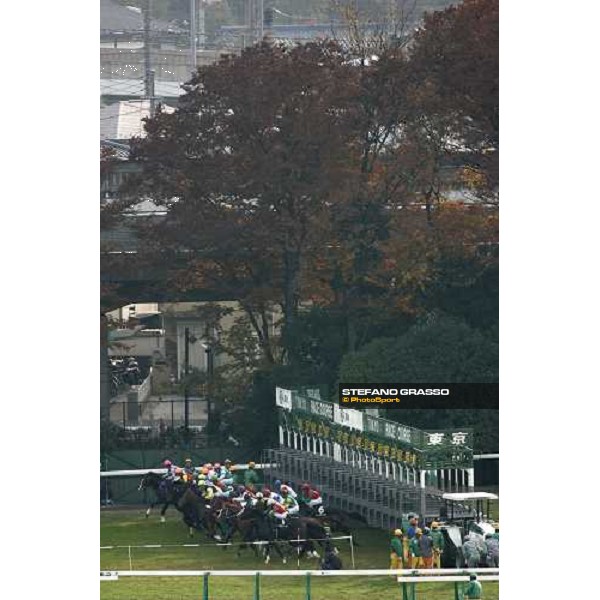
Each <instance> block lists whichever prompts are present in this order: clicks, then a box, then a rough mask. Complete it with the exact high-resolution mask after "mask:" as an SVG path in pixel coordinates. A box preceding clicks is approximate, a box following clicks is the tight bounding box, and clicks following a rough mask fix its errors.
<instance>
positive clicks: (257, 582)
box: [254, 572, 260, 600]
mask: <svg viewBox="0 0 600 600" xmlns="http://www.w3.org/2000/svg"><path fill="white" fill-rule="evenodd" d="M254 600H260V573H258V572H257V573H256V575H254Z"/></svg>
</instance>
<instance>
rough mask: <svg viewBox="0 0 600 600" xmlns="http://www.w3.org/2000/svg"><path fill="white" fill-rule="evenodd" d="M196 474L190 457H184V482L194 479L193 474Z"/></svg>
mask: <svg viewBox="0 0 600 600" xmlns="http://www.w3.org/2000/svg"><path fill="white" fill-rule="evenodd" d="M195 475H196V469H195V468H194V467H193V466H192V459H191V458H186V459H185V462H184V463H183V480H184V481H185V482H186V483H191V482H192V481H194V476H195Z"/></svg>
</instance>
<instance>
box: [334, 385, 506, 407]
mask: <svg viewBox="0 0 600 600" xmlns="http://www.w3.org/2000/svg"><path fill="white" fill-rule="evenodd" d="M338 402H339V405H340V407H342V408H356V409H360V408H398V409H403V408H404V409H409V408H445V409H449V408H459V409H465V408H479V409H482V408H488V409H497V408H498V404H499V385H498V384H497V383H340V384H339V389H338Z"/></svg>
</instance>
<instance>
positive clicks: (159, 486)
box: [138, 471, 185, 523]
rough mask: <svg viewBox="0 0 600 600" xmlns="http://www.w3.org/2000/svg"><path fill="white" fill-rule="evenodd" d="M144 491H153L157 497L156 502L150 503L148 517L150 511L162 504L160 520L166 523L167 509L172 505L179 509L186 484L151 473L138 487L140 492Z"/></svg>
mask: <svg viewBox="0 0 600 600" xmlns="http://www.w3.org/2000/svg"><path fill="white" fill-rule="evenodd" d="M144 490H151V491H152V492H154V496H155V498H154V501H153V502H151V503H150V505H149V506H148V509H147V510H146V517H148V516H150V511H151V510H152V509H153V508H154V507H155V506H156V505H157V504H162V505H163V506H162V509H161V511H160V520H161V522H162V523H164V522H165V520H166V519H165V512H167V508H168V507H169V506H171V505H173V506H174V507H175V508H177V502H178V501H179V499H180V498H181V496H182V494H183V492H184V491H185V484H184V483H180V482H172V481H168V480H166V479H165V478H164V477H163V476H162V475H159V474H158V473H154V472H153V471H150V472H148V473H146V474H145V475H144V476H143V477H142V480H141V481H140V485H139V486H138V491H140V492H142V491H144Z"/></svg>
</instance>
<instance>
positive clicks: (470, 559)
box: [463, 535, 481, 569]
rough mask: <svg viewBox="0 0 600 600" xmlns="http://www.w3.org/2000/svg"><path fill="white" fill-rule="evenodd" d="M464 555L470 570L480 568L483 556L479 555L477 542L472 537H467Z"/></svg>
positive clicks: (464, 544)
mask: <svg viewBox="0 0 600 600" xmlns="http://www.w3.org/2000/svg"><path fill="white" fill-rule="evenodd" d="M463 555H464V557H465V562H466V563H467V567H469V568H470V569H476V568H477V567H478V566H479V563H480V562H481V554H480V553H479V548H478V546H477V542H476V541H475V540H474V539H473V536H472V535H466V536H465V541H464V543H463Z"/></svg>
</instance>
